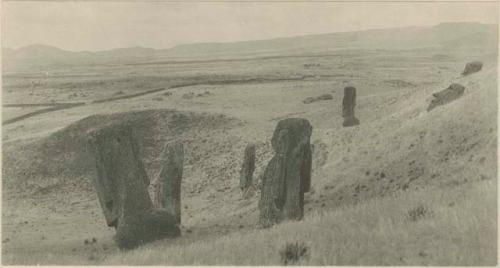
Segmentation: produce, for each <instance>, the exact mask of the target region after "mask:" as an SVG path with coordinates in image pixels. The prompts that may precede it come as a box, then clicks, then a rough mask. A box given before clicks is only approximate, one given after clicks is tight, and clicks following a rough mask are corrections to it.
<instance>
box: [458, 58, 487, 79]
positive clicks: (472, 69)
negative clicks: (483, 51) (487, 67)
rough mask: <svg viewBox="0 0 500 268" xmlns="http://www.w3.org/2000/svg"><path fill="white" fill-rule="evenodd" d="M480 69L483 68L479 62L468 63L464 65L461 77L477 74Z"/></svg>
mask: <svg viewBox="0 0 500 268" xmlns="http://www.w3.org/2000/svg"><path fill="white" fill-rule="evenodd" d="M482 68H483V63H482V62H480V61H473V62H468V63H467V64H465V68H464V71H463V72H462V75H464V76H465V75H469V74H472V73H477V72H479V71H481V69H482Z"/></svg>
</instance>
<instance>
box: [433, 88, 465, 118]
mask: <svg viewBox="0 0 500 268" xmlns="http://www.w3.org/2000/svg"><path fill="white" fill-rule="evenodd" d="M464 92H465V87H464V86H462V85H460V84H457V83H453V84H451V85H450V86H449V87H448V88H446V89H444V90H441V91H439V92H436V93H433V94H432V96H433V97H434V99H432V100H431V103H430V104H429V107H427V112H429V111H431V110H432V109H434V108H436V107H437V106H440V105H444V104H447V103H449V102H452V101H454V100H456V99H458V98H460V97H461V96H462V95H463V94H464Z"/></svg>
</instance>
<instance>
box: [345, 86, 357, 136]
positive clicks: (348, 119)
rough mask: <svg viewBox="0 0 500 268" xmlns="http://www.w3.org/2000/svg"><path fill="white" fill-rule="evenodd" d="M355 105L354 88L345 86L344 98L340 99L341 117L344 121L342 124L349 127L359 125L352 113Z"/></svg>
mask: <svg viewBox="0 0 500 268" xmlns="http://www.w3.org/2000/svg"><path fill="white" fill-rule="evenodd" d="M355 106H356V88H355V87H345V88H344V99H343V101H342V117H343V118H344V123H342V126H344V127H351V126H356V125H359V120H358V119H357V118H356V116H355V115H354V107H355Z"/></svg>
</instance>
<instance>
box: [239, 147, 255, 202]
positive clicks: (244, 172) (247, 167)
mask: <svg viewBox="0 0 500 268" xmlns="http://www.w3.org/2000/svg"><path fill="white" fill-rule="evenodd" d="M254 171H255V144H252V143H251V144H248V145H247V146H246V147H245V155H244V156H243V163H242V164H241V170H240V189H241V191H242V192H245V191H246V190H247V189H248V188H249V187H250V186H251V185H252V182H253V172H254Z"/></svg>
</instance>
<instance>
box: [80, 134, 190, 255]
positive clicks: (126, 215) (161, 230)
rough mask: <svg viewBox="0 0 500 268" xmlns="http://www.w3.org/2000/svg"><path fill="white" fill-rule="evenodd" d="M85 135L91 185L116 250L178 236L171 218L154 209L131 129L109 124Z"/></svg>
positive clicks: (169, 215)
mask: <svg viewBox="0 0 500 268" xmlns="http://www.w3.org/2000/svg"><path fill="white" fill-rule="evenodd" d="M88 134H89V139H88V145H89V148H90V150H91V151H92V152H93V154H94V158H95V164H96V169H97V176H96V177H95V178H93V185H94V186H95V189H96V191H97V194H98V197H99V201H100V204H101V207H102V210H103V212H104V216H105V218H106V222H107V224H108V226H114V227H115V228H116V242H117V244H118V247H119V248H121V249H130V248H134V247H137V246H139V245H141V244H143V243H147V242H150V241H153V240H156V239H160V238H164V237H173V236H177V235H179V234H180V230H179V227H178V226H177V225H176V224H175V217H174V215H172V214H171V213H169V212H167V211H166V210H159V209H154V208H153V204H152V202H151V199H150V198H149V194H148V191H147V187H148V184H149V180H148V177H147V175H146V172H145V169H144V166H143V164H142V161H141V160H140V159H139V157H138V147H137V143H136V141H135V139H134V138H133V133H132V129H131V127H129V126H124V125H112V126H106V127H103V128H101V129H98V130H94V131H91V132H90V133H88Z"/></svg>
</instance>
